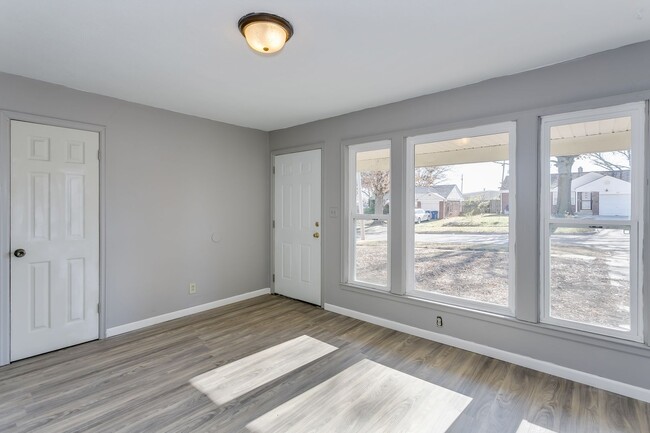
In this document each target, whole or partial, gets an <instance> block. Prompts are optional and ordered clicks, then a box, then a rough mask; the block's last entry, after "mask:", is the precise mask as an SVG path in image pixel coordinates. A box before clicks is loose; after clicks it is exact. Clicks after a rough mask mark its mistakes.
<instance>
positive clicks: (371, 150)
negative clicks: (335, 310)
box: [346, 141, 391, 290]
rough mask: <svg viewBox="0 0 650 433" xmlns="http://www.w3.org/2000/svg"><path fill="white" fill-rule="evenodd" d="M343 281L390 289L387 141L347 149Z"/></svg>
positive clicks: (388, 142)
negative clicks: (346, 225) (344, 268)
mask: <svg viewBox="0 0 650 433" xmlns="http://www.w3.org/2000/svg"><path fill="white" fill-rule="evenodd" d="M348 170H349V171H348V191H347V196H348V197H347V206H348V209H347V215H348V230H349V232H348V249H347V254H348V258H347V259H346V262H347V277H346V281H347V282H349V283H353V284H356V285H361V286H366V287H371V288H377V289H382V290H388V289H389V287H390V185H391V176H390V141H379V142H373V143H365V144H357V145H351V146H349V147H348Z"/></svg>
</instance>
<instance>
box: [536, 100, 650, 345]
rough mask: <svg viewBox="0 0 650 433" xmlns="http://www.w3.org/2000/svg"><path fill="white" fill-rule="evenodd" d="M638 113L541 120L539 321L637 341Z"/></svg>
mask: <svg viewBox="0 0 650 433" xmlns="http://www.w3.org/2000/svg"><path fill="white" fill-rule="evenodd" d="M644 113H645V104H643V103H638V104H627V105H623V106H617V107H609V108H604V109H599V110H589V111H582V112H575V113H568V114H560V115H554V116H547V117H544V118H542V137H541V141H542V194H541V200H542V203H541V212H542V215H541V223H542V235H541V236H542V239H541V244H542V248H543V250H542V272H541V274H542V284H541V287H542V290H541V292H542V293H541V295H542V299H541V308H542V314H541V320H542V322H545V323H549V324H554V325H560V326H564V327H569V328H573V329H579V330H583V331H588V332H595V333H599V334H605V335H610V336H618V337H623V338H627V339H632V340H637V341H641V339H642V336H641V332H642V331H641V329H642V326H641V317H642V315H641V311H640V308H641V278H640V275H639V273H640V269H641V268H640V267H641V262H640V254H639V248H640V245H641V240H642V230H643V227H642V222H643V215H642V212H643V194H642V189H643V176H644V173H643V146H644V144H643V143H644V129H645V126H644Z"/></svg>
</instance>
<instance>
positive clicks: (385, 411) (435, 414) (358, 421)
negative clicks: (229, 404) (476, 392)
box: [246, 359, 472, 433]
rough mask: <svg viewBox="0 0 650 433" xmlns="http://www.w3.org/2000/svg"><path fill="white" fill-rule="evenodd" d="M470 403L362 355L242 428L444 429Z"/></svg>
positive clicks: (258, 430)
mask: <svg viewBox="0 0 650 433" xmlns="http://www.w3.org/2000/svg"><path fill="white" fill-rule="evenodd" d="M471 401H472V399H471V398H470V397H467V396H465V395H462V394H459V393H457V392H454V391H451V390H448V389H446V388H443V387H440V386H438V385H434V384H432V383H429V382H427V381H424V380H421V379H418V378H416V377H413V376H410V375H408V374H405V373H402V372H400V371H397V370H394V369H392V368H389V367H386V366H383V365H381V364H378V363H376V362H373V361H370V360H368V359H364V360H362V361H360V362H358V363H356V364H354V365H353V366H351V367H349V368H347V369H346V370H344V371H342V372H341V373H339V374H337V375H336V376H334V377H332V378H330V379H328V380H327V381H325V382H323V383H321V384H319V385H317V386H315V387H314V388H312V389H310V390H308V391H306V392H304V393H303V394H301V395H299V396H297V397H295V398H293V399H292V400H289V401H288V402H286V403H284V404H282V405H281V406H279V407H277V408H275V409H273V410H272V411H270V412H267V413H266V414H264V415H262V416H261V417H259V418H257V419H256V420H254V421H252V422H251V423H249V424H248V425H247V426H246V427H247V429H248V430H249V431H250V432H255V433H261V432H264V433H270V432H283V433H284V432H287V433H289V432H296V433H303V432H312V433H316V432H337V433H341V432H372V433H378V432H386V433H389V432H390V433H393V432H427V433H444V432H445V431H446V430H447V429H448V428H449V426H451V424H452V423H453V422H454V421H455V420H456V418H458V416H459V415H460V414H461V412H462V411H463V410H465V408H466V407H467V405H468V404H469V403H470V402H471Z"/></svg>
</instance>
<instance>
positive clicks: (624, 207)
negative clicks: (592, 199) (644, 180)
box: [599, 193, 631, 217]
mask: <svg viewBox="0 0 650 433" xmlns="http://www.w3.org/2000/svg"><path fill="white" fill-rule="evenodd" d="M630 204H631V200H630V194H602V193H601V194H600V212H599V213H600V215H602V216H628V217H629V216H630Z"/></svg>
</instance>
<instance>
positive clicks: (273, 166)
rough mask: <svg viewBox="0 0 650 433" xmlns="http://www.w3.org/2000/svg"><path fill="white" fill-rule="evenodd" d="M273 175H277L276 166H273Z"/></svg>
mask: <svg viewBox="0 0 650 433" xmlns="http://www.w3.org/2000/svg"><path fill="white" fill-rule="evenodd" d="M273 174H275V165H274V166H273Z"/></svg>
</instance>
